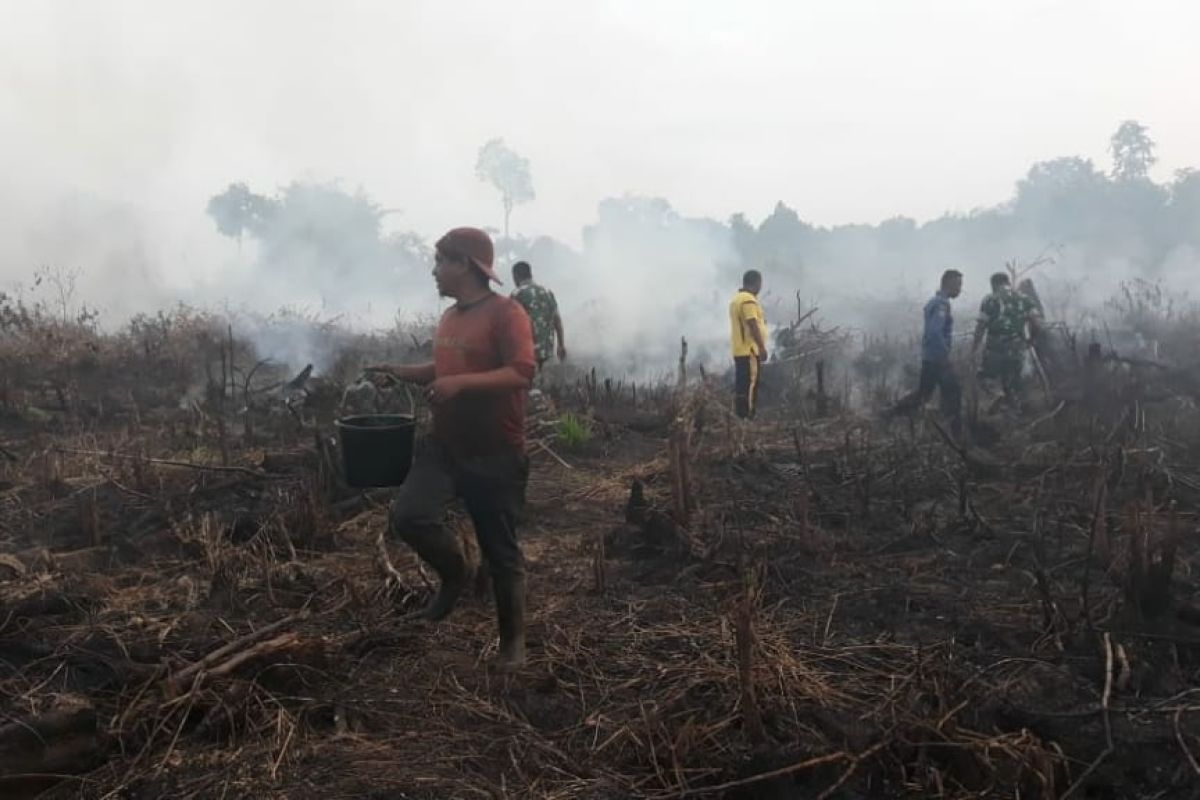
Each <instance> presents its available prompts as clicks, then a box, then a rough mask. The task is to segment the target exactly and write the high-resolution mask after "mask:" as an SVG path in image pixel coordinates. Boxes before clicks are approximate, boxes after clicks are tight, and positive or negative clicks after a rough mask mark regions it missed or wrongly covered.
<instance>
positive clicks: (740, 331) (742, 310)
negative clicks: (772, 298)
mask: <svg viewBox="0 0 1200 800" xmlns="http://www.w3.org/2000/svg"><path fill="white" fill-rule="evenodd" d="M760 291H762V275H761V274H760V273H759V271H758V270H756V269H752V270H749V271H747V272H746V274H745V275H743V276H742V288H741V289H739V290H738V293H737V294H735V295H734V296H733V300H732V302H730V303H729V327H730V343H731V344H732V346H733V374H734V403H733V410H734V412H735V413H736V414H737V415H738V416H739V417H741V418H742V419H751V418H753V417H754V407H755V405H756V403H757V399H758V366H759V364H760V363H761V362H765V361H766V360H767V323H766V320H765V319H764V318H763V312H762V306H760V305H759V304H758V293H759V292H760Z"/></svg>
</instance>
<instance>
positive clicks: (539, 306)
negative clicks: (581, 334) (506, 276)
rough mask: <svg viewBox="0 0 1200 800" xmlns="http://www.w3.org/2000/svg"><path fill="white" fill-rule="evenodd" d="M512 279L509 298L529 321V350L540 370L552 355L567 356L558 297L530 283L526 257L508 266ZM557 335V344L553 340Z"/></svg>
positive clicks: (531, 280) (532, 282) (563, 357)
mask: <svg viewBox="0 0 1200 800" xmlns="http://www.w3.org/2000/svg"><path fill="white" fill-rule="evenodd" d="M512 276H513V283H515V284H516V286H517V288H515V289H514V290H513V292H512V295H511V297H512V299H513V300H516V301H517V302H518V303H520V304H521V306H522V307H523V308H524V309H525V313H526V314H528V315H529V319H530V321H532V323H533V353H534V359H535V360H536V361H537V368H538V372H539V373H540V372H541V371H542V368H543V367H544V366H545V364H546V362H547V361H549V360H550V358H551V357H552V356H554V355H557V356H558V360H559V361H565V360H566V358H567V343H566V338H565V337H564V336H563V323H562V316H561V315H560V314H559V313H558V300H556V299H555V297H554V292H552V291H550V290H549V289H547V288H545V287H544V286H541V285H540V284H537V283H534V280H533V268H532V267H530V266H529V262H527V261H518V262H517V263H516V264H513V268H512ZM556 339H557V341H558V347H557V348H555V345H554V342H555V340H556Z"/></svg>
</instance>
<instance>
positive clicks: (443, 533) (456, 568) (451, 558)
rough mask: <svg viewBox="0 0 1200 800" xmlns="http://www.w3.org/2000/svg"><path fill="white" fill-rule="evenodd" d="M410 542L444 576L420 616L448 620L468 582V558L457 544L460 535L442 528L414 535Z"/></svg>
mask: <svg viewBox="0 0 1200 800" xmlns="http://www.w3.org/2000/svg"><path fill="white" fill-rule="evenodd" d="M409 545H410V546H411V547H412V548H413V549H414V550H416V551H417V555H419V556H420V557H421V559H422V560H424V561H425V563H427V564H428V565H429V566H431V567H433V570H434V572H436V573H437V574H438V578H440V579H441V585H440V586H439V587H438V590H437V593H436V594H435V595H434V596H433V599H432V600H430V601H429V605H427V606H425V609H424V610H423V611H422V612H421V616H423V617H424V618H425V619H428V620H431V621H434V622H436V621H438V620H442V619H445V618H446V617H448V616H449V615H450V612H451V611H453V610H454V606H455V605H457V604H458V598H459V597H460V596H461V595H462V593H463V589H464V588H466V585H467V559H466V557H465V556H464V555H463V552H462V548H461V546H460V545H459V543H458V537H456V536H455V535H454V534H453V533H451V532H450V531H448V530H446V529H445V528H440V529H438V530H436V531H429V532H427V533H426V534H425V535H423V536H420V537H414V538H413V540H412V541H410V542H409Z"/></svg>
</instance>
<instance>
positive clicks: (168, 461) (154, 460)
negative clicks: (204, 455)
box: [54, 447, 275, 478]
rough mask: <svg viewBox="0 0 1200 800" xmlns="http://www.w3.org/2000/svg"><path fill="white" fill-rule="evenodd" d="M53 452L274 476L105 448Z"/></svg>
mask: <svg viewBox="0 0 1200 800" xmlns="http://www.w3.org/2000/svg"><path fill="white" fill-rule="evenodd" d="M54 450H55V452H58V453H69V454H71V455H76V456H95V457H97V458H123V459H127V460H130V461H140V462H142V463H144V464H157V465H159V466H163V467H183V468H185V469H196V470H203V471H205V472H226V473H236V474H238V475H248V476H250V477H251V478H272V477H275V476H272V475H268V474H266V473H264V472H258V471H256V470H252V469H248V468H246V467H230V466H222V465H217V464H197V463H195V462H193V461H176V460H174V459H170V458H150V457H149V456H137V455H132V454H130V453H113V452H110V451H107V450H78V449H75V448H73V447H55V448H54Z"/></svg>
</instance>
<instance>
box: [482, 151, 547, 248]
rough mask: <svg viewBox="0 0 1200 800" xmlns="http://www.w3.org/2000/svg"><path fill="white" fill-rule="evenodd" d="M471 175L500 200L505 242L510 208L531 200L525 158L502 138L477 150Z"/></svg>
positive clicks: (531, 181)
mask: <svg viewBox="0 0 1200 800" xmlns="http://www.w3.org/2000/svg"><path fill="white" fill-rule="evenodd" d="M475 176H476V177H477V178H479V180H481V181H486V182H488V183H490V184H492V186H494V187H496V189H497V190H498V191H499V192H500V200H501V202H502V203H503V204H504V238H505V239H507V238H508V221H509V217H511V216H512V210H513V207H514V206H518V205H521V204H522V203H528V202H529V201H530V200H533V198H534V193H533V176H532V175H531V174H530V172H529V159H527V158H524V157H523V156H520V155H518V154H517V153H516V152H515V151H513V150H512V149H511V148H509V146H508V145H506V144H505V143H504V140H503V139H492V140H491V141H489V142H488V143H487V144H485V145H484V146H483V147H481V148H479V158H478V159H477V160H476V161H475Z"/></svg>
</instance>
